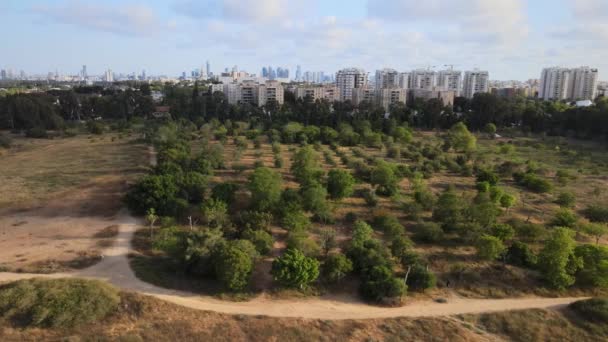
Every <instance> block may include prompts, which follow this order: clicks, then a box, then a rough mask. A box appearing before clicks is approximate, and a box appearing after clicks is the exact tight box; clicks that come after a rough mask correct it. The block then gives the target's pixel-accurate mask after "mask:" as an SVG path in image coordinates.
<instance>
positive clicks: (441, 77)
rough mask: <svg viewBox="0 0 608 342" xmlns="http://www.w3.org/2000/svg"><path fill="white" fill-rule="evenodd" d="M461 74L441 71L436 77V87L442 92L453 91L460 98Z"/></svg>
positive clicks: (453, 71) (459, 72)
mask: <svg viewBox="0 0 608 342" xmlns="http://www.w3.org/2000/svg"><path fill="white" fill-rule="evenodd" d="M461 84H462V72H461V71H459V70H441V71H439V74H438V76H437V86H438V87H439V88H441V89H443V90H450V91H453V92H454V93H455V94H456V96H460V89H461Z"/></svg>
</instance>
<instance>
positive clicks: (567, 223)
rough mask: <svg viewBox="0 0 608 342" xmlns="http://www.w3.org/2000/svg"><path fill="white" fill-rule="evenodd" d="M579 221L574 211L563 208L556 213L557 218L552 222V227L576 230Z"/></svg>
mask: <svg viewBox="0 0 608 342" xmlns="http://www.w3.org/2000/svg"><path fill="white" fill-rule="evenodd" d="M577 221H578V217H576V214H575V213H574V212H573V211H572V210H570V209H565V208H562V209H559V210H558V211H557V212H556V213H555V216H554V217H553V219H552V220H551V225H552V226H554V227H568V228H574V226H576V222H577Z"/></svg>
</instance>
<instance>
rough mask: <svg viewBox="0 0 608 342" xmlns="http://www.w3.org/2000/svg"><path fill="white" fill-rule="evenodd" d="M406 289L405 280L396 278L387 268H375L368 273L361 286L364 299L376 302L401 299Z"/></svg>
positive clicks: (365, 274)
mask: <svg viewBox="0 0 608 342" xmlns="http://www.w3.org/2000/svg"><path fill="white" fill-rule="evenodd" d="M406 289H407V287H406V286H405V284H404V283H403V280H402V279H399V278H397V277H395V276H394V275H393V272H392V271H391V269H390V268H388V267H386V266H374V267H373V268H371V269H370V270H368V271H366V272H365V273H364V274H363V281H362V282H361V286H360V291H361V294H362V295H363V297H364V298H365V299H369V300H373V301H376V302H381V301H387V300H390V301H393V300H394V299H396V298H400V297H401V296H403V294H405V292H406Z"/></svg>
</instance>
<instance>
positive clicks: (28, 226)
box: [0, 134, 148, 273]
mask: <svg viewBox="0 0 608 342" xmlns="http://www.w3.org/2000/svg"><path fill="white" fill-rule="evenodd" d="M133 138H134V137H126V136H125V137H123V136H119V135H117V134H108V135H104V136H95V137H87V136H77V137H72V138H65V139H60V138H56V139H51V140H41V139H26V138H17V139H15V144H14V146H13V147H12V148H11V149H10V150H9V151H8V152H7V153H6V154H4V155H2V156H0V174H1V175H2V182H0V193H1V194H2V196H0V267H2V268H4V269H5V270H13V271H24V272H42V273H50V272H57V271H61V270H65V269H71V268H83V267H86V266H89V265H91V264H92V263H95V262H96V261H97V260H98V259H99V258H100V255H101V253H102V252H101V251H102V249H103V248H105V247H107V246H109V245H111V243H112V240H113V237H114V235H115V234H116V232H117V231H116V227H114V228H108V227H111V226H113V225H114V222H113V216H114V215H115V214H116V213H117V211H118V210H119V209H120V208H121V207H122V197H123V195H124V192H125V191H126V189H127V185H128V182H130V181H132V180H133V179H135V178H136V177H138V176H139V175H141V174H142V173H143V172H144V171H145V170H146V165H147V161H148V156H147V153H146V151H147V150H146V147H145V146H144V145H143V144H139V143H135V142H134V141H133Z"/></svg>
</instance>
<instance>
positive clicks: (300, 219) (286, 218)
mask: <svg viewBox="0 0 608 342" xmlns="http://www.w3.org/2000/svg"><path fill="white" fill-rule="evenodd" d="M281 226H282V227H283V228H285V229H287V230H289V231H306V230H308V228H310V219H309V218H308V216H306V214H305V213H304V212H303V211H302V210H290V211H288V212H286V213H285V214H283V218H282V219H281Z"/></svg>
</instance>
